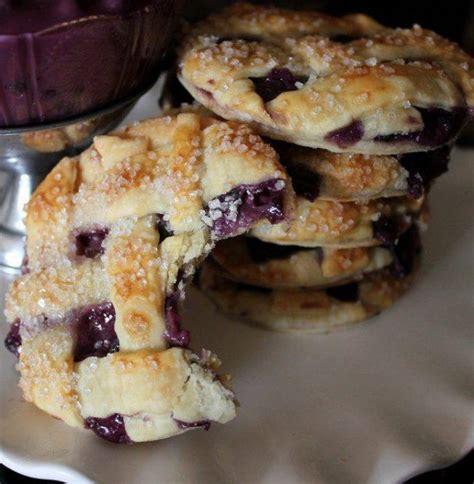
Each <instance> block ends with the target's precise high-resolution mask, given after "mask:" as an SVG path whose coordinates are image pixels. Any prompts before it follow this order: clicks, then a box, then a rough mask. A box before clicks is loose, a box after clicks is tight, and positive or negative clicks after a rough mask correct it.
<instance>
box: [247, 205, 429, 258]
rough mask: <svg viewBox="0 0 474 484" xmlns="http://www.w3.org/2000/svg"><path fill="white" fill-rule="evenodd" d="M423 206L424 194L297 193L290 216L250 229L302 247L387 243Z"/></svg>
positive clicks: (265, 237) (268, 238) (266, 237)
mask: <svg viewBox="0 0 474 484" xmlns="http://www.w3.org/2000/svg"><path fill="white" fill-rule="evenodd" d="M423 209H424V198H423V197H422V198H419V199H411V198H407V197H398V198H387V199H376V200H369V201H363V202H333V201H328V200H320V199H319V198H317V199H315V200H313V201H311V200H309V199H308V198H304V197H302V196H298V197H297V199H296V207H295V211H294V217H293V218H292V219H291V220H285V221H283V222H281V223H278V224H275V225H271V224H270V223H267V222H266V221H263V222H261V223H259V224H258V225H256V226H255V227H254V228H253V229H251V231H250V233H251V234H252V236H253V237H256V238H258V239H260V240H262V241H264V242H271V243H273V244H282V245H298V246H300V247H332V248H339V249H341V248H353V247H370V246H373V245H380V244H382V245H386V246H388V245H390V244H393V243H394V242H395V241H396V240H397V239H398V237H399V236H400V235H401V234H402V233H403V232H404V231H405V230H406V229H408V228H409V227H410V226H411V225H412V223H413V222H414V221H415V220H416V219H417V218H418V216H419V215H420V213H421V211H422V210H423Z"/></svg>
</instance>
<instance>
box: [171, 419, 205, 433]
mask: <svg viewBox="0 0 474 484" xmlns="http://www.w3.org/2000/svg"><path fill="white" fill-rule="evenodd" d="M173 420H174V421H175V422H176V425H177V426H178V428H180V429H181V430H189V429H197V428H199V427H202V428H203V429H204V430H206V431H207V430H209V429H210V428H211V421H210V420H198V421H197V422H183V421H182V420H178V419H177V418H174V417H173Z"/></svg>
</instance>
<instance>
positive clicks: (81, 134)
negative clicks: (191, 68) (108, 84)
mask: <svg viewBox="0 0 474 484" xmlns="http://www.w3.org/2000/svg"><path fill="white" fill-rule="evenodd" d="M142 94H143V92H141V93H139V94H137V95H134V96H132V97H130V98H128V99H126V100H123V101H121V102H118V103H116V104H115V105H113V106H110V107H108V108H105V109H101V110H99V111H97V112H95V113H91V114H88V115H86V116H81V117H78V118H74V119H71V120H67V121H64V122H61V123H54V124H44V125H38V126H32V127H27V128H6V129H4V128H0V271H3V272H12V271H18V270H19V269H20V267H21V263H22V260H23V257H24V247H25V227H24V223H23V219H24V217H25V212H24V206H25V204H26V203H27V202H28V200H29V199H30V197H31V195H32V193H33V192H34V190H35V189H36V187H37V186H38V185H39V183H41V180H43V178H44V177H45V176H46V175H47V174H48V172H49V171H50V170H51V168H53V166H54V165H55V164H56V163H57V162H58V161H59V160H61V158H63V157H64V156H74V155H76V154H77V153H79V152H80V151H82V150H83V149H84V148H85V147H87V146H88V145H90V144H91V143H92V140H93V138H94V136H96V135H98V134H101V133H106V132H108V131H110V130H112V129H114V128H115V127H117V126H118V125H119V124H120V122H121V121H122V120H123V119H124V118H125V116H126V115H127V114H128V113H129V111H130V110H131V109H132V107H133V106H134V104H135V103H136V102H137V100H138V98H139V97H140V96H141V95H142Z"/></svg>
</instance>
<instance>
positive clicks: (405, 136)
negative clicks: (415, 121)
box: [374, 107, 468, 147]
mask: <svg viewBox="0 0 474 484" xmlns="http://www.w3.org/2000/svg"><path fill="white" fill-rule="evenodd" d="M416 109H417V110H418V111H419V112H420V114H421V118H422V121H423V129H421V130H420V131H413V132H411V133H393V134H387V135H381V136H376V137H375V138H374V139H375V141H381V142H384V143H397V142H403V141H409V142H412V143H417V144H419V145H422V146H430V147H434V146H440V145H444V144H446V143H448V142H449V141H450V140H451V139H452V138H454V136H456V134H457V133H458V132H459V131H460V130H461V128H462V126H463V125H464V123H465V121H466V119H467V116H468V112H467V109H466V108H462V107H459V108H454V109H453V110H451V111H447V110H445V109H440V108H420V107H416Z"/></svg>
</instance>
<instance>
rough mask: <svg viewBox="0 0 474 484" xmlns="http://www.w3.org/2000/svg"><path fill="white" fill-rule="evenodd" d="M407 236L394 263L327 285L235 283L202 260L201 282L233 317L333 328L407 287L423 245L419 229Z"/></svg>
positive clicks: (376, 309)
mask: <svg viewBox="0 0 474 484" xmlns="http://www.w3.org/2000/svg"><path fill="white" fill-rule="evenodd" d="M404 239H405V240H402V244H403V246H404V247H403V250H402V252H401V254H402V257H401V259H399V260H398V261H396V263H395V264H392V266H390V267H387V268H386V269H382V270H379V271H375V272H371V273H368V274H364V276H363V277H362V278H356V279H355V280H352V281H350V282H348V283H345V284H342V285H338V286H334V287H329V288H326V289H321V288H318V287H305V288H279V289H274V288H267V287H261V286H260V287H259V286H255V285H252V284H249V283H242V282H235V281H233V280H232V277H231V276H230V275H229V274H228V273H226V272H225V271H224V269H223V268H222V267H220V266H218V265H217V264H216V262H214V261H210V260H207V261H206V262H205V263H204V265H203V267H202V269H201V271H200V273H199V281H198V284H199V286H200V288H201V290H202V291H203V292H204V294H206V295H207V296H208V297H209V298H210V299H211V301H212V302H213V303H214V304H215V305H216V307H217V308H218V309H219V310H220V311H222V312H223V313H224V314H226V315H228V316H230V317H235V318H239V319H242V320H244V321H247V322H249V323H251V324H254V325H257V326H261V327H264V328H266V329H271V330H273V331H299V332H319V333H327V332H332V331H336V330H339V329H344V328H346V327H349V326H352V325H354V324H356V323H360V322H362V321H364V320H366V319H368V318H370V317H372V316H375V315H376V314H378V313H380V312H381V311H383V310H385V309H387V308H388V307H390V306H391V305H392V304H393V303H394V302H395V301H396V300H397V299H398V298H399V297H400V296H401V295H402V294H403V292H404V291H405V290H406V289H407V288H408V287H409V285H410V284H411V283H412V281H413V278H414V275H415V272H416V269H417V267H418V264H419V257H420V250H421V248H420V245H419V238H418V233H417V230H416V228H414V229H413V230H410V231H408V232H407V234H406V236H405V237H404ZM401 267H403V271H400V268H401Z"/></svg>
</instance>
